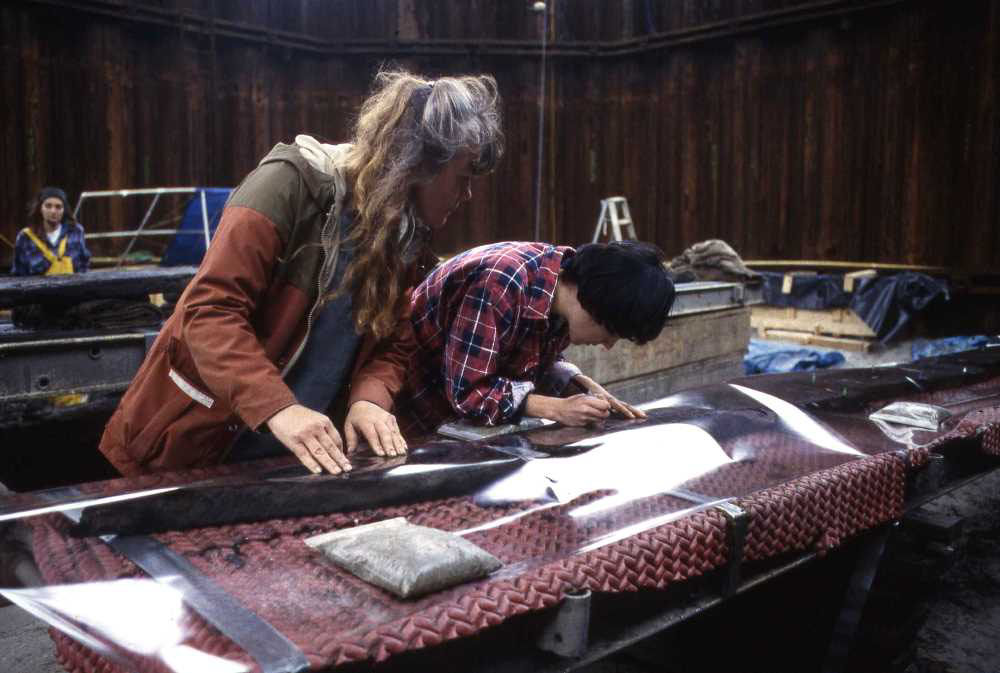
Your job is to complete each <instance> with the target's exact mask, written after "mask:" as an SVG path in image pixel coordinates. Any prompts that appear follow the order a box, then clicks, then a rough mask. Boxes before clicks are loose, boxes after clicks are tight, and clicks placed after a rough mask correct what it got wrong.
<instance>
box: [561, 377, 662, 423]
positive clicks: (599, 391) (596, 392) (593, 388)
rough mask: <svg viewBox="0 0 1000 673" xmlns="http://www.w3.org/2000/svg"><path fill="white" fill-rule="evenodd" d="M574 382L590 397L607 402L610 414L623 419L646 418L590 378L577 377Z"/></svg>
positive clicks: (639, 411) (638, 410) (642, 412)
mask: <svg viewBox="0 0 1000 673" xmlns="http://www.w3.org/2000/svg"><path fill="white" fill-rule="evenodd" d="M574 381H575V382H576V383H577V384H578V385H579V386H581V387H583V388H584V389H585V390H586V391H587V392H588V393H590V394H591V395H593V396H595V397H599V398H601V399H603V400H607V402H608V404H610V405H611V413H613V414H617V415H619V416H621V417H623V418H630V419H631V418H646V412H644V411H642V410H641V409H637V408H636V407H633V406H632V405H631V404H629V403H627V402H622V401H621V400H619V399H618V398H617V397H615V396H614V395H612V394H611V393H609V392H608V391H607V390H605V389H604V387H603V386H601V385H600V384H599V383H597V382H596V381H594V380H593V379H592V378H590V377H587V376H582V375H578V376H576V377H575V378H574Z"/></svg>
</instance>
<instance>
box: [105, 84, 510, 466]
mask: <svg viewBox="0 0 1000 673" xmlns="http://www.w3.org/2000/svg"><path fill="white" fill-rule="evenodd" d="M501 153H502V134H501V131H500V113H499V96H498V94H497V90H496V83H495V81H494V80H493V78H492V77H489V76H465V77H443V78H441V79H438V80H436V81H430V80H427V79H423V78H421V77H417V76H415V75H412V74H410V73H407V72H404V71H382V72H380V73H379V74H378V75H377V76H376V78H375V87H374V92H373V93H372V95H371V96H370V97H369V98H368V99H367V100H366V102H365V103H364V105H363V106H362V108H361V111H360V115H359V117H358V121H357V124H356V127H355V131H354V138H353V139H352V141H351V143H350V144H344V145H326V144H321V143H319V142H318V141H316V140H315V139H313V138H311V137H309V136H298V137H297V138H296V139H295V142H294V143H293V144H290V145H285V144H279V145H277V146H276V147H275V148H274V149H273V150H272V151H271V152H270V153H269V154H268V155H267V156H266V157H264V159H263V160H262V161H261V163H260V165H259V166H258V167H257V168H256V169H255V170H254V171H253V172H251V173H250V174H249V175H248V176H247V177H246V178H245V179H244V180H243V182H242V183H241V184H240V185H239V187H237V188H236V190H234V192H233V194H232V195H231V197H230V199H229V201H228V202H227V204H226V208H225V210H224V211H223V214H222V218H221V220H220V223H219V228H218V231H217V233H216V235H215V239H214V240H213V241H212V245H211V246H210V247H209V249H208V252H207V253H206V256H205V258H204V260H203V261H202V264H201V266H200V268H199V270H198V273H197V274H196V275H195V277H194V279H193V280H192V281H191V283H190V284H189V285H188V287H187V288H186V289H185V291H184V293H183V294H182V295H181V297H180V299H179V301H178V303H177V306H176V308H175V310H174V312H173V314H172V315H171V317H170V318H169V319H168V320H167V322H166V323H165V324H164V327H163V329H162V330H161V331H160V334H159V336H158V338H157V340H156V342H155V343H154V345H153V347H152V348H151V350H150V352H149V353H148V355H147V357H146V360H145V362H144V363H143V365H142V366H141V367H140V369H139V371H138V373H137V374H136V376H135V378H134V379H133V381H132V384H131V386H130V387H129V389H128V391H127V392H126V393H125V395H124V397H123V398H122V400H121V403H120V405H119V407H118V409H117V410H116V411H115V413H114V415H113V416H112V418H111V420H110V421H109V422H108V425H107V427H106V428H105V432H104V436H103V438H102V440H101V445H100V449H101V451H102V452H103V453H104V454H105V456H107V457H108V459H109V460H110V461H111V463H112V464H113V465H114V466H115V467H116V468H117V469H118V470H119V471H120V472H122V473H123V474H126V475H130V474H137V473H142V472H151V471H160V470H166V469H176V468H183V467H190V466H200V465H208V464H213V463H218V462H220V461H222V460H224V459H226V458H229V459H241V458H249V457H254V456H259V455H267V454H268V453H269V452H271V451H273V450H274V449H275V448H277V450H278V451H282V452H284V451H287V450H290V451H291V452H292V453H294V454H295V455H296V456H297V457H298V458H299V460H301V461H302V463H303V464H304V465H306V466H307V467H308V468H309V469H311V470H313V471H314V472H319V471H321V469H322V468H325V469H327V470H329V471H330V472H340V471H342V470H347V469H350V468H351V465H350V463H349V461H348V459H347V457H346V455H345V446H344V443H343V441H342V440H341V437H340V434H339V433H338V432H337V430H336V428H335V427H334V424H333V423H332V422H331V420H330V413H332V412H331V411H330V410H331V409H336V408H337V407H338V406H341V407H343V406H346V405H349V412H348V413H347V418H346V421H345V434H346V438H347V446H346V449H347V451H348V452H349V451H350V450H351V449H353V447H354V445H355V444H356V442H357V440H358V437H359V435H360V436H363V437H364V438H365V439H367V441H368V442H369V444H370V445H371V446H372V448H373V449H374V451H375V452H376V453H378V454H382V455H396V454H400V453H403V452H404V451H405V450H406V444H405V442H404V441H403V438H402V435H401V434H400V433H399V429H398V427H397V425H396V421H395V418H394V417H393V415H392V414H391V413H390V410H391V408H392V397H393V395H394V394H395V393H396V392H398V390H399V388H401V386H402V380H403V375H404V372H405V369H406V367H407V366H408V365H409V362H410V357H411V355H412V328H411V326H410V323H409V321H408V320H403V321H401V322H400V321H399V318H400V317H401V316H405V315H406V311H407V309H408V307H409V296H408V293H407V288H409V287H412V286H413V285H415V284H416V283H417V282H419V280H420V278H422V275H423V274H425V273H426V271H427V270H428V269H429V265H430V263H433V262H436V258H433V256H431V255H430V254H429V244H430V238H431V232H432V231H433V230H434V229H436V228H440V227H443V226H444V225H445V224H446V222H447V220H448V217H449V215H450V214H451V213H452V212H454V210H455V209H456V208H458V206H459V205H461V204H462V202H464V201H466V200H468V199H469V198H470V197H471V180H472V178H473V177H475V176H478V175H482V174H484V173H486V172H488V171H490V170H492V168H493V167H494V165H495V164H496V162H497V160H498V159H499V158H500V155H501ZM390 337H391V338H390ZM373 353H374V354H376V355H377V361H376V362H373V363H371V364H369V365H367V366H365V367H363V368H362V367H359V366H358V364H359V363H361V362H365V361H366V360H367V359H369V355H370V354H373ZM349 382H350V383H349ZM264 429H269V430H270V431H271V433H272V435H273V438H268V437H264V436H262V435H261V434H260V432H261V431H262V430H264ZM244 430H246V432H244Z"/></svg>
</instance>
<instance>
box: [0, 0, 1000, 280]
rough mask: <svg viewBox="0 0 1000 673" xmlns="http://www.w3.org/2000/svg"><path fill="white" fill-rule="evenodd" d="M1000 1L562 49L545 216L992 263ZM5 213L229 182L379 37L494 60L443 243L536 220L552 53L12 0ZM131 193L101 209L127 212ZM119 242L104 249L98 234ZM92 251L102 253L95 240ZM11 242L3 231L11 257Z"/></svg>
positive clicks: (676, 244) (742, 11)
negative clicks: (493, 143) (585, 51)
mask: <svg viewBox="0 0 1000 673" xmlns="http://www.w3.org/2000/svg"><path fill="white" fill-rule="evenodd" d="M531 4H532V3H531V2H529V1H528V0H525V1H524V2H521V1H518V2H494V1H491V0H468V1H467V2H439V3H427V2H416V1H415V0H337V1H336V2H329V1H326V0H300V1H298V2H287V1H285V0H164V1H163V2H160V3H158V4H156V6H157V7H162V8H163V9H164V10H168V11H174V10H176V11H183V12H186V13H189V14H190V15H193V16H202V17H209V18H212V17H214V18H215V19H216V20H218V21H234V22H238V23H240V24H243V25H250V26H257V27H259V28H260V29H261V30H278V31H288V32H290V33H302V34H304V35H308V36H311V37H312V38H320V39H323V40H328V41H330V42H331V43H336V42H337V41H338V40H342V39H362V38H365V39H388V40H393V39H399V40H404V41H405V40H426V39H464V40H472V41H475V40H479V39H518V40H532V41H534V43H535V44H537V41H538V40H539V38H540V31H541V18H542V17H541V15H540V14H538V13H535V12H533V11H532V10H531ZM803 4H804V3H802V2H794V1H792V0H787V1H786V0H738V1H734V2H726V1H723V0H711V1H706V0H678V1H677V2H669V3H665V2H646V1H645V0H628V1H627V2H614V3H609V2H605V1H604V0H549V2H548V12H549V18H550V29H551V36H552V37H553V38H554V39H555V40H556V41H557V42H559V41H595V40H605V41H610V40H623V39H627V38H630V37H639V36H643V35H645V34H648V33H649V32H651V31H667V30H684V29H690V28H695V27H697V26H701V25H705V24H718V22H722V21H726V20H728V19H732V18H738V17H741V16H746V15H749V14H753V13H755V12H764V11H774V10H777V9H781V8H783V7H795V6H800V5H803ZM998 31H1000V3H997V2H990V1H989V0H969V1H967V2H963V3H903V4H901V5H897V6H893V7H889V8H885V9H875V10H869V11H864V12H858V13H855V14H852V15H850V16H849V17H845V18H836V17H834V18H830V19H823V20H819V21H810V22H806V23H801V24H794V25H790V26H786V27H782V28H775V29H769V30H764V31H760V32H755V33H746V34H741V35H737V36H734V37H724V38H719V39H715V40H710V41H704V42H698V43H691V44H690V45H685V46H680V47H675V48H672V49H668V50H658V51H651V52H647V53H641V54H634V55H628V56H618V57H613V58H612V57H606V58H587V57H559V56H556V57H553V58H551V59H550V60H549V71H548V77H549V89H550V98H549V99H547V101H546V107H547V114H546V118H545V122H544V123H545V129H546V146H545V154H546V160H545V165H544V167H543V171H542V175H541V176H540V179H541V185H542V190H543V192H542V193H543V204H542V212H543V215H544V218H543V222H542V227H541V229H542V232H543V237H549V238H554V239H557V240H558V242H565V243H580V242H582V241H586V240H589V238H590V236H591V234H592V232H593V227H594V224H595V222H596V217H597V213H598V204H599V200H600V199H601V198H603V197H605V196H610V195H616V194H622V195H625V196H627V197H628V199H629V203H630V206H631V209H632V212H633V215H634V216H635V219H636V222H637V224H638V226H639V228H640V233H641V234H642V235H643V237H644V238H647V239H649V240H652V241H654V242H656V243H657V244H659V245H660V246H661V247H663V248H664V250H665V251H666V252H667V253H668V254H669V255H674V254H677V253H679V252H680V251H681V250H682V249H683V248H684V247H686V246H688V245H691V244H692V243H694V242H696V241H698V240H703V239H705V238H709V237H721V238H724V239H726V240H728V241H729V242H730V243H732V244H733V245H734V247H736V248H737V249H738V250H739V251H740V252H741V253H742V254H743V255H744V256H745V257H748V258H783V259H797V258H806V259H809V258H812V259H846V260H856V261H876V262H879V261H881V262H907V263H913V264H941V265H949V266H956V267H966V268H983V267H993V268H1000V222H998V219H1000V199H998V196H997V191H998V188H997V185H998V182H1000V130H998V126H1000V111H998V106H997V78H998V76H1000V45H998V43H997V37H996V36H997V32H998ZM0 36H2V39H3V43H2V50H3V51H2V53H3V55H4V58H3V63H2V65H0V72H2V74H0V84H2V86H3V88H4V91H5V92H6V93H7V95H8V100H9V101H11V102H12V104H8V105H6V106H0V125H2V129H0V137H2V139H3V144H4V147H3V152H2V154H0V175H2V177H0V185H2V193H0V233H3V235H4V236H6V237H7V238H12V237H13V235H14V234H15V233H16V231H17V229H19V228H20V227H21V226H23V223H24V222H23V220H24V217H23V211H24V206H25V204H26V202H27V201H28V199H29V198H30V197H31V196H32V195H33V194H34V192H35V191H36V190H37V189H38V188H39V187H41V186H42V185H43V184H49V183H55V184H59V185H61V186H64V187H65V188H66V189H67V190H68V191H69V192H70V193H71V198H72V199H74V200H75V199H76V197H77V195H78V194H79V193H80V191H82V190H85V189H108V188H128V187H146V186H156V185H189V184H208V185H234V184H236V183H237V182H238V181H239V180H240V179H241V178H242V176H243V175H244V174H245V173H246V172H247V171H249V170H250V169H252V168H253V166H255V165H256V163H257V161H258V160H259V159H260V156H261V155H262V154H263V153H265V152H266V151H267V150H268V149H270V147H271V146H272V145H273V144H274V143H276V142H278V141H287V140H290V139H291V138H292V137H293V136H294V135H295V134H296V133H299V132H310V133H313V134H316V135H319V136H321V137H323V138H325V139H326V140H328V141H332V142H337V141H341V140H344V139H345V138H347V137H348V136H349V133H350V128H351V125H352V123H353V118H354V114H355V113H356V110H357V107H358V105H359V104H360V102H361V101H362V100H363V98H364V96H365V93H366V91H367V90H368V87H369V85H370V81H371V76H372V74H373V73H374V72H375V70H376V68H377V67H378V65H379V63H381V62H382V61H384V60H386V58H389V59H391V60H392V61H394V62H396V63H399V64H401V65H404V66H408V67H412V68H414V69H417V70H419V71H424V72H427V73H428V74H430V75H432V76H438V75H440V74H446V73H460V72H467V71H480V70H482V71H488V72H493V73H494V74H495V75H496V77H497V79H498V81H499V82H500V86H501V92H502V94H503V96H504V107H503V112H504V116H505V130H506V134H507V149H508V152H507V156H506V157H505V159H504V161H503V163H502V164H501V166H500V168H499V169H498V171H497V172H496V174H495V175H493V176H490V177H488V178H486V179H484V180H479V181H476V184H475V187H474V201H473V203H471V204H469V205H467V206H465V207H463V208H462V209H461V210H460V211H459V212H457V213H456V214H455V216H454V221H453V222H452V223H451V225H450V226H449V227H448V228H447V229H446V230H445V231H443V232H440V235H439V238H438V245H439V248H441V250H442V251H444V252H450V251H456V250H459V249H461V248H464V247H468V246H471V245H475V244H479V243H483V242H487V241H493V240H502V239H526V238H530V237H531V236H532V231H533V218H534V189H535V184H536V179H537V176H536V165H535V162H536V152H537V145H536V143H537V133H538V95H539V89H538V87H539V78H538V75H539V60H540V59H539V57H538V56H537V55H524V56H495V55H490V54H486V53H484V54H478V53H475V50H473V51H472V52H470V53H468V54H461V55H455V56H413V57H408V56H405V55H400V54H395V55H394V54H385V55H382V54H371V55H363V56H350V57H346V56H324V55H320V54H317V53H314V52H310V51H306V50H298V49H290V48H288V47H282V46H274V45H269V44H266V43H265V42H249V41H238V40H232V39H229V38H226V37H224V36H220V35H215V36H212V35H211V34H205V33H201V32H194V31H191V30H187V29H182V28H181V27H180V24H178V26H160V27H157V26H154V25H150V24H140V23H135V22H130V21H128V20H117V19H114V18H108V17H101V16H98V15H94V14H88V13H73V12H71V11H69V10H54V9H50V8H47V7H46V6H44V5H36V4H31V3H25V4H20V5H17V4H10V3H7V4H5V5H3V6H2V7H0ZM141 214H142V207H141V206H140V205H138V204H134V203H133V204H128V203H122V202H116V203H113V204H105V205H104V206H102V207H99V206H93V205H92V206H88V212H87V213H85V214H84V215H85V217H84V220H85V224H87V225H88V226H90V227H92V228H95V229H107V228H126V227H129V226H132V224H133V223H134V221H135V220H136V219H137V218H138V217H140V216H141ZM104 245H105V244H103V243H101V244H97V245H96V246H95V247H98V248H103V247H104ZM99 252H100V251H99ZM8 258H9V252H8V251H7V250H6V249H5V248H4V247H3V246H2V244H0V263H6V260H7V259H8Z"/></svg>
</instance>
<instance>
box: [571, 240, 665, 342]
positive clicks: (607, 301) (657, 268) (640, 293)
mask: <svg viewBox="0 0 1000 673" xmlns="http://www.w3.org/2000/svg"><path fill="white" fill-rule="evenodd" d="M663 262H664V255H663V251H662V250H660V249H659V248H658V247H656V246H655V245H652V244H650V243H640V242H638V241H615V242H612V243H588V244H586V245H583V246H580V248H579V249H578V250H577V251H576V254H575V255H572V256H567V257H566V258H564V259H563V262H562V273H561V274H560V276H561V278H563V279H564V280H566V281H568V282H570V283H573V284H574V285H576V288H577V295H576V296H577V299H578V300H579V302H580V305H581V306H582V307H583V310H585V311H586V312H587V313H589V314H590V316H591V317H592V318H593V319H594V320H595V321H597V323H598V324H600V325H601V326H603V327H604V328H605V329H607V330H608V331H610V332H611V333H612V334H614V335H615V336H617V337H619V338H622V339H628V340H629V341H634V342H635V343H638V344H644V343H646V342H647V341H651V340H653V339H655V338H656V337H657V336H659V334H660V332H661V331H663V325H664V324H665V323H666V322H667V314H668V313H670V307H671V306H673V303H674V284H673V282H671V280H670V275H669V274H668V273H667V270H666V268H665V267H664V266H663Z"/></svg>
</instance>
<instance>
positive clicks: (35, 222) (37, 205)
mask: <svg viewBox="0 0 1000 673" xmlns="http://www.w3.org/2000/svg"><path fill="white" fill-rule="evenodd" d="M52 198H55V199H59V200H60V201H62V202H63V216H62V221H63V224H74V223H76V218H75V217H73V212H72V211H71V210H70V207H69V199H68V198H66V192H64V191H63V190H62V189H59V188H58V187H43V188H42V189H41V191H39V192H38V194H37V195H36V196H35V198H34V199H32V201H31V203H29V204H28V226H29V227H31V229H32V230H33V231H34V232H35V233H36V234H41V233H42V231H43V230H42V223H41V222H40V221H39V220H40V219H41V216H42V203H44V202H45V200H46V199H52Z"/></svg>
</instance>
